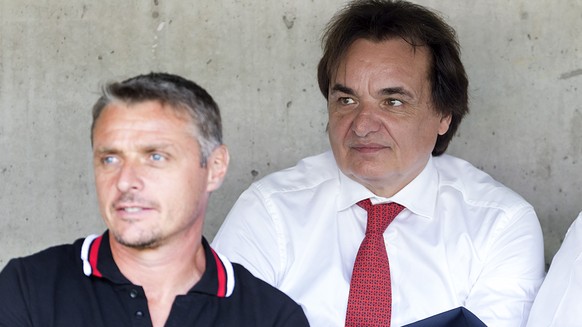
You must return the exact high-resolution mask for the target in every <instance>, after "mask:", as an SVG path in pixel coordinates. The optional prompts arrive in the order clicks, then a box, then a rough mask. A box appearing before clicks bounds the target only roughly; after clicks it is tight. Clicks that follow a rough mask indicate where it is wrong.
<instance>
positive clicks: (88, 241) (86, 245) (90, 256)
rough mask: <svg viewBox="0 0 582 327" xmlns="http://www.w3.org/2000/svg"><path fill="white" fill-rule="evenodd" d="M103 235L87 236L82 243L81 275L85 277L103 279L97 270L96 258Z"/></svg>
mask: <svg viewBox="0 0 582 327" xmlns="http://www.w3.org/2000/svg"><path fill="white" fill-rule="evenodd" d="M102 239H103V235H95V234H94V235H89V236H87V238H85V241H83V246H82V247H81V260H83V273H84V274H85V276H91V275H94V276H97V277H103V275H102V274H101V272H100V271H99V269H97V257H98V255H99V247H100V246H101V240H102Z"/></svg>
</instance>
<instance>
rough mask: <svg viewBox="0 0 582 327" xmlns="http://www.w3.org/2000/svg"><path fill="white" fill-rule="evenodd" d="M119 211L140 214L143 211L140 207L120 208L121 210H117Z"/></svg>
mask: <svg viewBox="0 0 582 327" xmlns="http://www.w3.org/2000/svg"><path fill="white" fill-rule="evenodd" d="M117 210H120V211H125V212H127V213H136V212H140V211H142V210H144V208H141V207H126V208H121V209H117Z"/></svg>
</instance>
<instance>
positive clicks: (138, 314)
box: [135, 311, 143, 319]
mask: <svg viewBox="0 0 582 327" xmlns="http://www.w3.org/2000/svg"><path fill="white" fill-rule="evenodd" d="M135 317H136V318H138V319H141V318H143V311H136V312H135Z"/></svg>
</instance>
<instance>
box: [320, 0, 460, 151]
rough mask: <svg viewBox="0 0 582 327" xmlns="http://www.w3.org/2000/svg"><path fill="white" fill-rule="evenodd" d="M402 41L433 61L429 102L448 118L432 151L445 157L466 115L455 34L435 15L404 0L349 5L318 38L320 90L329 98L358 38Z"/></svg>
mask: <svg viewBox="0 0 582 327" xmlns="http://www.w3.org/2000/svg"><path fill="white" fill-rule="evenodd" d="M396 37H400V38H402V39H404V40H405V41H406V42H408V43H409V44H411V45H412V46H413V47H414V48H416V47H426V49H427V50H428V51H429V57H430V58H431V63H430V68H429V80H430V82H431V96H432V103H433V106H434V108H435V110H436V111H437V112H439V113H441V114H443V115H444V116H446V115H451V123H450V126H449V129H448V131H447V133H445V134H444V135H439V136H438V138H437V141H436V144H435V147H434V149H433V151H432V154H433V155H435V156H438V155H441V154H443V153H444V152H445V151H446V149H447V147H448V145H449V143H450V141H451V139H452V138H453V135H454V134H455V132H456V131H457V128H458V127H459V124H460V123H461V120H462V119H463V116H464V115H465V114H466V113H468V112H469V104H468V102H469V95H468V85H469V82H468V80H467V75H466V73H465V68H464V67H463V63H462V62H461V56H460V47H459V42H458V40H457V36H456V33H455V30H454V29H453V28H452V27H451V26H450V25H448V24H447V23H446V22H445V21H444V20H443V19H442V18H441V17H440V16H439V15H437V14H436V13H435V12H433V11H431V10H429V9H427V8H425V7H422V6H420V5H416V4H413V3H410V2H407V1H390V0H363V1H358V0H356V1H353V2H351V3H349V4H348V5H347V6H346V7H345V8H344V9H342V10H340V11H339V12H338V13H337V14H336V15H335V16H334V17H333V18H332V20H331V21H330V22H329V23H328V25H327V27H326V29H325V31H324V34H323V38H322V45H323V56H322V58H321V60H320V61H319V65H318V68H317V79H318V83H319V89H320V90H321V93H323V96H324V97H325V98H326V99H328V92H329V86H330V85H329V84H330V81H331V78H332V76H333V75H334V74H335V73H336V71H337V68H338V65H339V63H340V61H341V60H342V59H343V57H344V55H345V53H346V51H347V49H348V48H349V47H350V45H351V44H352V43H353V42H354V41H355V40H357V39H367V40H370V41H375V42H381V41H385V40H388V39H392V38H396Z"/></svg>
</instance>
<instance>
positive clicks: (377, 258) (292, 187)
mask: <svg viewBox="0 0 582 327" xmlns="http://www.w3.org/2000/svg"><path fill="white" fill-rule="evenodd" d="M323 46H324V49H323V51H324V52H323V57H322V58H321V61H320V63H319V66H318V81H319V87H320V89H321V92H322V94H323V96H324V97H325V99H326V100H327V108H328V114H329V124H328V133H329V140H330V144H331V151H328V152H326V153H323V154H320V155H317V156H313V157H308V158H305V159H303V160H301V161H300V162H299V163H298V164H297V165H296V166H295V167H293V168H290V169H286V170H283V171H280V172H276V173H274V174H272V175H269V176H267V177H265V178H263V179H262V180H259V181H258V182H256V183H254V184H253V185H251V186H250V188H249V189H248V190H246V191H245V192H244V193H243V194H242V195H241V196H240V198H239V200H238V201H237V203H236V204H235V205H234V207H233V209H232V210H231V212H230V213H229V215H228V217H227V218H226V220H225V222H224V224H223V226H222V227H221V229H220V231H219V232H218V234H217V235H216V237H215V240H214V243H213V245H214V246H215V247H216V248H217V249H219V250H220V251H222V252H224V253H226V254H227V255H228V256H229V257H231V258H232V259H233V260H234V261H236V262H239V263H242V264H243V265H245V266H246V267H247V268H248V269H249V270H250V271H251V272H253V274H254V275H255V276H258V277H260V278H262V279H264V280H265V281H267V282H268V283H270V284H272V285H274V286H276V287H278V288H279V289H281V290H283V291H284V292H286V293H287V294H288V295H290V296H291V297H292V298H293V299H294V300H296V301H297V302H299V303H300V304H301V305H302V306H303V308H304V309H305V311H306V314H307V317H308V319H309V321H310V323H311V324H312V325H314V326H341V325H346V326H387V325H390V324H392V325H393V326H402V325H404V324H408V323H412V322H415V321H418V320H421V319H424V318H427V317H430V316H433V315H437V314H439V313H441V312H445V311H449V310H451V309H455V308H459V307H461V309H460V310H461V311H462V310H465V311H466V310H469V311H470V312H472V313H473V314H474V315H476V316H477V317H478V318H479V319H480V320H482V321H483V322H485V323H486V324H488V325H490V326H522V325H524V324H525V322H526V321H527V316H528V313H529V310H530V307H531V304H532V301H533V299H534V296H535V294H536V292H537V290H538V288H539V285H540V283H541V281H542V279H543V276H544V256H543V240H542V233H541V228H540V225H539V222H538V219H537V217H536V214H535V212H534V209H533V208H532V206H531V205H530V204H528V203H527V202H526V201H525V200H524V199H523V198H522V197H520V196H519V195H518V194H516V193H514V192H513V191H511V190H509V189H508V188H506V187H505V186H503V185H501V184H500V183H498V182H496V181H495V180H493V179H492V178H491V177H490V176H489V175H487V174H486V173H484V172H482V171H480V170H478V169H476V168H475V167H473V166H472V165H471V164H469V163H468V162H466V161H463V160H461V159H458V158H455V157H452V156H449V155H446V154H444V152H445V150H446V149H447V146H448V144H449V142H450V141H451V138H452V137H453V135H454V134H455V131H456V130H457V128H458V126H459V124H460V122H461V120H462V118H463V116H464V115H465V114H466V113H467V111H468V95H467V88H468V81H467V77H466V74H465V70H464V68H463V64H462V62H461V59H460V49H459V45H458V41H457V38H456V35H455V32H454V30H453V28H452V27H450V26H449V25H448V24H447V23H445V22H444V21H443V19H442V18H441V17H439V15H437V14H435V13H434V12H433V11H431V10H429V9H427V8H425V7H422V6H419V5H416V4H412V3H410V2H406V1H388V0H364V1H354V2H351V3H350V4H348V5H347V7H345V8H344V9H343V10H341V11H340V12H339V13H338V14H337V15H336V16H335V17H334V18H333V19H332V21H331V22H330V23H329V25H328V27H327V29H326V31H325V34H324V38H323ZM386 225H387V227H386ZM378 235H379V236H378ZM427 325H431V326H436V325H435V324H430V323H428V324H427Z"/></svg>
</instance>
